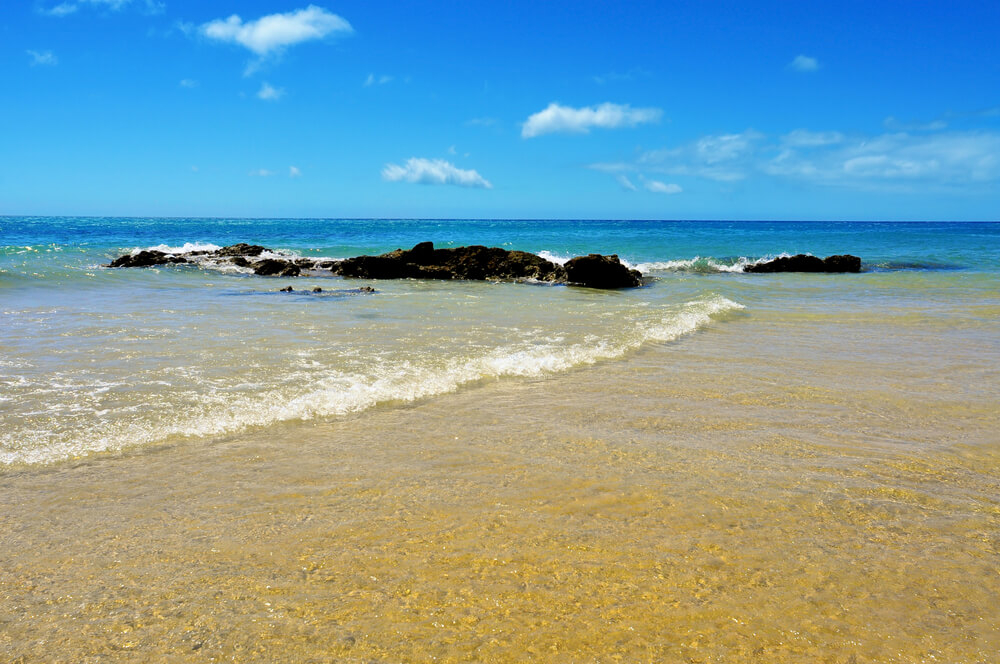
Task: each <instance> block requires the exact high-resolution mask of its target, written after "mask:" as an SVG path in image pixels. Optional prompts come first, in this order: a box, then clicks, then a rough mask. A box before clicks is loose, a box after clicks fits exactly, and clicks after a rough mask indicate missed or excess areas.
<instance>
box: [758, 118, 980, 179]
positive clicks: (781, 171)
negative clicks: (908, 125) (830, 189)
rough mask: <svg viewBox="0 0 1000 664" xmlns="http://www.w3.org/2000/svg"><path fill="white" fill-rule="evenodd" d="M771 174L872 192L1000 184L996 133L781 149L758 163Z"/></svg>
mask: <svg viewBox="0 0 1000 664" xmlns="http://www.w3.org/2000/svg"><path fill="white" fill-rule="evenodd" d="M761 170H762V171H763V172H765V173H767V174H769V175H779V176H787V177H793V178H799V179H807V180H812V181H815V182H818V183H822V184H833V185H841V186H857V187H866V188H871V187H873V186H877V185H879V184H880V183H881V184H886V183H890V182H895V183H900V184H906V183H910V184H914V185H916V184H917V183H920V184H921V186H922V187H933V186H938V187H941V186H946V187H954V186H956V185H958V186H961V185H969V184H975V183H982V182H992V181H996V180H1000V133H997V132H991V131H975V132H947V133H944V132H942V133H936V134H930V135H926V134H925V135H913V134H908V133H904V132H901V133H891V134H882V135H880V136H873V137H868V138H857V139H854V140H851V141H845V142H844V143H843V144H842V145H837V146H831V147H830V148H829V149H826V150H819V151H815V150H814V151H811V152H809V153H805V154H804V153H802V152H801V151H797V150H783V151H781V152H780V153H779V154H778V155H777V156H776V157H774V158H772V159H770V160H767V161H765V162H764V163H762V164H761Z"/></svg>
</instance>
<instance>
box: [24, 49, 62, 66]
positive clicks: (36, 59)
mask: <svg viewBox="0 0 1000 664" xmlns="http://www.w3.org/2000/svg"><path fill="white" fill-rule="evenodd" d="M25 52H26V53H27V54H28V55H30V56H31V66H32V67H34V66H35V65H46V66H49V67H51V66H53V65H57V64H59V58H57V57H56V56H55V55H54V54H53V53H52V51H32V50H30V49H29V50H27V51H25Z"/></svg>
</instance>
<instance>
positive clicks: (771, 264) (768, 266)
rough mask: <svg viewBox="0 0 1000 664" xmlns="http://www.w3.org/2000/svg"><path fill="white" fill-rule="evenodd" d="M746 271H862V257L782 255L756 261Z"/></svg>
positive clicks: (744, 269)
mask: <svg viewBox="0 0 1000 664" xmlns="http://www.w3.org/2000/svg"><path fill="white" fill-rule="evenodd" d="M743 271H744V272H763V273H768V272H861V259H860V258H858V257H857V256H852V255H850V254H839V255H836V256H827V257H826V258H819V257H818V256H809V255H807V254H796V255H794V256H781V257H780V258H775V259H773V260H769V261H763V262H760V263H754V264H752V265H747V266H746V267H745V268H743Z"/></svg>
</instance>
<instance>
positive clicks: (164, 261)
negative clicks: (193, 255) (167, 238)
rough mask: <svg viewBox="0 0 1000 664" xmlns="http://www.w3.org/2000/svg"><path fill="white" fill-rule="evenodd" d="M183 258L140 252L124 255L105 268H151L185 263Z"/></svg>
mask: <svg viewBox="0 0 1000 664" xmlns="http://www.w3.org/2000/svg"><path fill="white" fill-rule="evenodd" d="M187 262H188V260H187V259H186V258H184V256H180V255H177V254H168V253H164V252H162V251H140V252H137V253H134V254H125V255H124V256H119V257H118V258H116V259H114V260H113V261H111V263H110V264H108V265H107V266H106V267H153V266H154V265H169V264H171V263H187Z"/></svg>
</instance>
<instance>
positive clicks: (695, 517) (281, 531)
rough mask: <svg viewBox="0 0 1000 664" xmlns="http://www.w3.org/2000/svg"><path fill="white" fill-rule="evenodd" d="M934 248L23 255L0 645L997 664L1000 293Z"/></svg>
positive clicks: (38, 653)
mask: <svg viewBox="0 0 1000 664" xmlns="http://www.w3.org/2000/svg"><path fill="white" fill-rule="evenodd" d="M915 226H917V228H916V229H915V230H914V233H918V234H920V233H927V232H929V231H927V230H926V229H925V228H924V227H922V226H920V225H915ZM4 228H6V227H4ZM644 228H645V227H644ZM971 228H972V229H973V230H974V231H975V232H976V233H977V234H979V235H985V236H987V237H992V238H994V239H995V237H996V235H995V233H996V230H995V228H992V227H986V228H985V229H984V228H983V227H980V226H974V225H973V226H971ZM991 228H992V230H991ZM608 232H609V233H610V232H611V231H608ZM837 232H838V233H840V237H847V236H849V235H850V233H848V232H847V231H845V230H843V229H841V230H840V231H837ZM990 233H993V234H994V235H990ZM856 234H857V233H856ZM668 235H669V234H668ZM904 235H905V233H904ZM239 239H247V238H239ZM251 239H253V238H251ZM394 239H395V238H394ZM419 239H423V238H419ZM765 239H766V238H757V239H756V240H754V241H755V242H758V243H759V244H765ZM770 239H771V240H772V244H774V245H779V244H781V241H782V240H784V239H785V238H784V237H783V236H772V237H771V238H770ZM918 239H921V238H919V237H918ZM925 240H926V238H923V239H922V240H921V241H925ZM163 241H165V242H170V243H174V242H175V239H174V238H172V237H167V238H164V239H163ZM185 241H212V242H215V241H216V239H215V238H214V237H201V236H199V237H188V238H187V239H186V240H185ZM225 241H227V240H226V239H222V242H225ZM864 241H865V242H875V241H874V240H872V239H871V238H867V239H865V240H864ZM964 241H965V242H966V244H968V243H969V238H965V240H964ZM989 241H990V242H993V241H994V240H989ZM718 242H719V243H720V244H721V243H722V241H721V240H718ZM909 242H912V243H913V244H916V243H917V240H913V239H909V238H903V239H902V240H900V244H902V245H907V243H909ZM936 242H937V243H938V244H939V245H940V246H942V253H945V254H949V253H950V254H951V255H952V258H949V260H955V259H954V256H957V257H958V262H959V263H961V265H962V269H951V270H928V269H921V270H898V269H889V270H886V269H878V270H875V269H873V270H871V271H869V272H867V273H865V274H862V275H840V276H828V275H742V274H739V273H732V274H731V273H711V274H704V273H698V272H677V271H676V270H664V271H663V272H661V273H659V274H660V277H661V278H660V280H659V281H657V282H656V283H655V284H653V285H652V286H650V287H647V288H643V289H638V290H635V291H629V292H623V293H595V292H590V291H585V290H578V289H572V288H564V287H551V286H541V285H527V284H466V283H461V284H455V283H440V284H439V283H418V282H375V283H374V285H375V286H376V287H377V288H378V290H379V291H380V292H379V293H378V294H376V295H373V296H366V295H358V294H351V293H347V292H344V293H336V292H334V293H330V294H329V295H328V294H327V293H323V294H321V295H322V297H321V298H318V297H314V296H313V295H312V294H305V293H302V294H292V296H290V297H285V294H280V293H276V292H274V291H275V290H276V288H277V287H278V286H280V285H283V284H284V282H282V281H278V280H263V279H254V278H248V277H243V276H240V275H219V274H216V273H212V274H205V273H202V272H200V271H169V270H160V271H152V270H150V271H115V272H109V271H104V272H101V271H97V270H95V271H93V273H94V274H95V276H94V277H93V278H92V279H94V280H96V281H93V282H87V281H86V279H88V278H85V277H81V276H80V275H79V274H78V272H77V271H76V270H77V268H76V267H74V265H75V263H73V262H72V261H69V262H68V264H69V265H70V267H69V268H66V270H65V273H64V274H65V275H68V276H65V277H45V278H41V279H39V280H38V282H32V281H30V280H27V279H26V278H24V277H23V276H17V277H16V279H20V280H21V281H19V282H18V284H17V285H16V286H14V287H10V288H7V289H6V290H2V291H0V298H2V299H0V303H2V307H0V308H2V309H3V310H4V322H5V328H4V329H5V334H4V335H3V338H2V341H0V344H2V346H0V347H2V350H3V359H4V361H5V363H6V364H4V365H3V371H2V373H3V375H4V380H6V381H8V382H5V383H3V392H2V394H3V397H4V401H2V402H0V408H2V409H3V410H0V413H2V416H3V419H4V422H3V424H4V426H3V433H2V434H0V435H3V436H5V438H3V442H4V448H3V449H4V451H5V453H6V454H9V455H20V456H9V457H8V460H12V461H13V463H12V464H10V463H9V465H7V466H6V468H5V470H4V471H2V473H0V542H2V545H0V570H2V572H3V573H2V575H0V621H2V625H0V659H3V660H5V661H8V660H9V661H25V662H28V661H32V662H33V661H46V662H49V661H52V662H88V661H94V662H96V661H167V662H170V661H178V662H182V661H183V662H187V661H237V662H251V661H302V662H310V661H316V662H325V661H337V662H341V661H344V662H372V661H376V662H401V661H432V660H433V661H443V662H461V661H491V662H503V661H524V660H526V659H533V660H544V661H553V662H559V661H567V662H568V661H608V662H611V661H651V662H652V661H693V662H723V661H761V662H775V661H778V662H784V661H787V662H815V661H829V662H848V661H854V662H933V661H940V662H992V661H997V660H996V653H997V652H998V651H1000V632H998V628H997V623H996V621H995V619H994V618H993V614H994V613H995V612H996V607H997V606H998V601H1000V578H998V573H997V570H998V569H1000V497H998V496H1000V445H998V443H1000V440H998V436H997V434H996V431H997V430H1000V421H998V420H1000V409H998V408H997V404H998V403H1000V316H998V315H997V314H998V313H1000V288H998V281H997V279H996V274H995V272H993V271H990V270H986V269H984V268H983V267H982V263H984V262H985V261H984V260H983V257H982V256H981V255H980V254H976V258H974V259H973V258H970V257H969V256H971V254H969V256H965V255H964V254H962V252H961V251H959V250H957V249H954V248H953V247H952V245H953V244H954V245H957V244H959V243H960V242H959V239H958V238H956V237H955V236H954V235H953V236H946V237H943V238H942V237H938V238H937V240H936ZM220 243H221V242H220ZM630 243H632V246H635V245H638V244H642V243H641V242H639V241H637V240H635V239H634V238H624V239H623V241H622V242H621V244H622V245H624V246H629V245H630ZM949 243H951V244H949ZM153 244H156V242H153V241H149V242H148V243H146V244H142V245H141V246H150V245H153ZM179 244H183V242H180V243H178V245H176V246H179ZM275 244H276V243H275ZM398 244H401V245H404V246H405V243H404V242H402V241H400V242H399V243H398ZM668 244H669V243H667V242H664V243H663V244H662V245H661V246H659V247H658V248H647V249H646V250H645V251H647V253H646V254H642V253H641V252H639V251H638V250H637V251H636V253H635V254H633V255H632V256H628V255H626V254H625V252H624V251H622V252H621V253H622V254H623V256H624V257H625V258H627V259H628V260H630V261H633V262H635V263H638V262H642V261H646V262H650V261H651V260H654V259H655V260H660V261H661V262H667V261H672V260H686V259H687V258H691V257H693V256H695V255H699V252H697V251H689V252H688V253H687V254H682V253H679V252H678V253H671V251H668V250H667V247H668ZM135 246H140V244H139V243H136V245H135ZM989 247H993V249H990V250H995V245H989ZM278 248H285V247H278ZM292 248H295V247H292ZM387 248H390V249H391V248H394V247H391V246H390V247H387ZM518 248H521V247H518ZM587 248H588V247H586V246H585V247H584V250H586V249H587ZM298 249H299V250H301V247H299V248H298ZM654 249H657V250H658V251H659V255H652V254H654V253H656V252H655V251H654ZM683 249H684V250H687V249H688V247H684V248H683ZM721 249H723V250H724V249H725V248H724V247H722V248H721ZM376 250H384V248H383V247H377V248H376ZM537 250H541V249H537ZM550 250H551V251H552V252H553V253H555V254H558V255H565V254H566V253H574V252H571V251H569V250H568V249H566V248H565V247H563V246H556V245H552V248H551V249H550ZM611 250H614V248H612V249H611ZM786 250H791V251H795V250H796V249H795V248H789V247H785V246H775V247H774V248H773V249H769V250H767V251H761V252H760V254H754V253H753V252H749V253H750V256H749V257H750V258H753V257H755V256H757V255H763V254H765V253H767V252H768V251H770V252H772V253H780V252H782V251H786ZM847 250H850V247H838V248H836V249H834V250H831V251H826V250H817V251H816V252H815V253H819V254H825V253H832V252H833V251H847ZM102 251H103V250H102ZM713 252H714V253H715V254H717V255H720V256H721V255H736V254H739V253H740V252H739V251H731V252H729V253H727V254H723V251H722V250H718V251H716V250H715V249H713ZM702 253H708V252H702ZM858 253H860V252H858ZM904 253H906V252H904V251H901V250H900V251H896V250H894V249H893V247H892V246H890V245H885V246H883V248H882V254H883V255H884V257H885V260H887V261H901V260H902V258H901V256H902V255H903V254H904ZM967 253H968V252H967ZM324 255H334V254H333V252H327V253H326V254H324ZM685 256H686V257H687V258H685ZM86 260H90V258H87V259H86ZM975 261H980V262H979V263H976V262H975ZM10 265H11V263H10V262H8V263H6V264H4V266H3V269H5V270H8V273H9V272H11V271H12V270H11V268H10ZM977 266H978V267H977ZM5 278H7V277H5ZM64 278H65V279H71V280H72V283H73V288H72V289H69V290H67V288H65V286H64V285H59V284H56V285H53V284H52V283H50V282H58V281H59V280H60V279H64ZM261 283H263V284H266V285H261ZM303 283H305V282H303ZM308 283H309V285H312V282H311V281H310V282H308ZM317 283H322V285H323V286H324V288H325V289H326V288H327V286H328V283H329V284H330V285H331V290H337V289H340V288H343V289H344V290H345V291H346V290H347V287H348V286H353V285H354V284H353V283H352V284H347V283H344V281H343V280H335V279H330V280H329V282H317ZM364 283H368V282H364ZM272 284H273V285H272ZM333 284H342V285H338V286H333ZM295 285H296V287H297V288H298V287H299V283H298V282H295ZM109 300H110V301H113V302H114V304H115V306H114V307H109V306H108V303H109ZM11 312H15V313H11ZM12 377H13V378H16V379H17V380H16V382H14V381H12V380H11V378H12ZM11 386H13V387H14V388H15V390H21V391H15V390H11V389H10V388H11ZM30 390H35V391H36V392H34V393H33V392H30ZM45 390H48V391H47V392H46V391H45ZM138 393H141V394H138ZM32 395H34V396H32ZM24 404H33V405H32V406H31V408H34V411H31V410H29V408H28V406H25V405H24ZM88 409H89V410H88ZM101 410H107V413H106V414H105V415H104V416H103V417H102V416H101V415H98V414H97V413H99V412H100V411H101ZM227 418H229V419H227ZM206 422H210V423H213V424H212V425H211V426H213V427H217V423H218V422H222V423H224V424H226V426H224V427H221V428H216V429H213V430H211V431H208V432H205V435H192V430H191V429H185V428H184V427H192V428H194V427H198V426H207V425H205V423H206ZM171 427H172V428H171ZM227 427H229V428H227ZM12 431H16V432H19V433H18V434H17V435H14V434H11V432H12ZM164 431H166V432H167V434H166V435H163V432H164ZM143 436H146V437H145V438H144V437H143ZM101 445H103V447H100V446H101ZM88 446H89V447H88ZM98 449H103V450H104V451H102V452H95V451H94V450H98ZM31 455H36V456H35V457H32V456H31ZM19 658H20V659H19Z"/></svg>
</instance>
